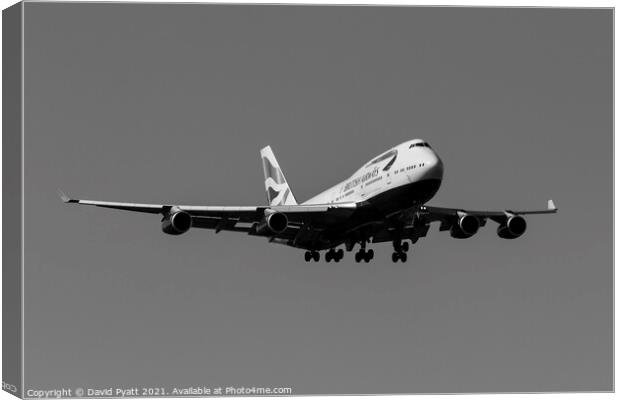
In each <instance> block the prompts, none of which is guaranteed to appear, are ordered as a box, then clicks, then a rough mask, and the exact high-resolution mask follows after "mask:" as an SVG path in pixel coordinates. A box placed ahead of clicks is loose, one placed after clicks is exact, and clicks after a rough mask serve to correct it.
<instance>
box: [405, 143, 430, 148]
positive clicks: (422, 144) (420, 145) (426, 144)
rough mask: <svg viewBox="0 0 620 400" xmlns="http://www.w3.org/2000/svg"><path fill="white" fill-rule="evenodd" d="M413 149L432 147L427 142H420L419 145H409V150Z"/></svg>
mask: <svg viewBox="0 0 620 400" xmlns="http://www.w3.org/2000/svg"><path fill="white" fill-rule="evenodd" d="M412 147H431V146H430V145H429V144H428V143H426V142H418V143H412V144H411V145H409V148H412Z"/></svg>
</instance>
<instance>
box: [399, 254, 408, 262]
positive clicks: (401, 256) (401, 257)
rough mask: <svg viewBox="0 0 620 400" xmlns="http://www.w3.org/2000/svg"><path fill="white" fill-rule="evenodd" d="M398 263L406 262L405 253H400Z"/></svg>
mask: <svg viewBox="0 0 620 400" xmlns="http://www.w3.org/2000/svg"><path fill="white" fill-rule="evenodd" d="M400 261H402V262H406V261H407V253H400Z"/></svg>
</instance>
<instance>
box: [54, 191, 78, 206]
mask: <svg viewBox="0 0 620 400" xmlns="http://www.w3.org/2000/svg"><path fill="white" fill-rule="evenodd" d="M57 191H58V196H60V200H62V202H63V203H77V202H78V201H77V200H75V199H72V198H71V197H69V196H67V194H66V193H65V192H63V191H62V190H60V189H58V190H57Z"/></svg>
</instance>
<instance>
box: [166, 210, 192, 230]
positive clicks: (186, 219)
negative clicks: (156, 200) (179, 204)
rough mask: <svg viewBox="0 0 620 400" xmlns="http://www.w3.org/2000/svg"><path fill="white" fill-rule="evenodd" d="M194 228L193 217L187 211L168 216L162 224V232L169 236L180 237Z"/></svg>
mask: <svg viewBox="0 0 620 400" xmlns="http://www.w3.org/2000/svg"><path fill="white" fill-rule="evenodd" d="M191 226H192V216H191V215H189V214H188V213H186V212H185V211H177V212H174V213H172V214H167V215H166V216H165V217H164V219H163V221H162V223H161V230H162V231H164V232H165V233H167V234H169V235H180V234H182V233H185V232H187V231H188V230H189V228H191Z"/></svg>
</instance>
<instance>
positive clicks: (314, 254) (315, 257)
mask: <svg viewBox="0 0 620 400" xmlns="http://www.w3.org/2000/svg"><path fill="white" fill-rule="evenodd" d="M320 258H321V256H320V255H319V252H318V251H316V250H312V251H310V250H308V251H306V253H305V254H304V260H306V262H309V261H310V260H312V261H314V262H318V261H319V259H320Z"/></svg>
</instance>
